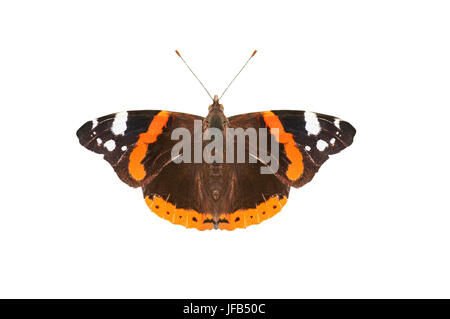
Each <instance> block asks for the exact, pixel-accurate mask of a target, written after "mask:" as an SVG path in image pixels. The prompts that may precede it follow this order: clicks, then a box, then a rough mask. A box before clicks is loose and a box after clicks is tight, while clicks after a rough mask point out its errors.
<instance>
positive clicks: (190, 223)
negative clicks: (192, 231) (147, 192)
mask: <svg viewBox="0 0 450 319" xmlns="http://www.w3.org/2000/svg"><path fill="white" fill-rule="evenodd" d="M145 202H146V203H147V206H148V207H149V208H150V210H151V211H152V212H154V213H155V214H156V215H158V216H159V217H161V218H164V219H166V220H168V221H170V222H171V223H173V224H177V225H182V226H185V227H187V228H196V229H198V230H208V229H213V223H212V216H211V215H210V214H200V213H198V212H196V211H195V210H192V209H182V208H176V206H175V205H173V204H172V203H169V202H168V201H165V200H164V199H163V198H162V197H160V196H157V195H155V196H153V199H150V198H149V197H148V196H145ZM207 220H208V221H210V222H208V221H207ZM205 221H207V222H205Z"/></svg>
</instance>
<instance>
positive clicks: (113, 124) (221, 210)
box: [77, 51, 356, 230]
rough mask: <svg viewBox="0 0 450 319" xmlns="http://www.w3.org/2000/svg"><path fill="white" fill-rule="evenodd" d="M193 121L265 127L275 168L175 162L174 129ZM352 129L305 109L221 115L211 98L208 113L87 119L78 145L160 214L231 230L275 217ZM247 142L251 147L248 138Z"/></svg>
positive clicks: (126, 114)
mask: <svg viewBox="0 0 450 319" xmlns="http://www.w3.org/2000/svg"><path fill="white" fill-rule="evenodd" d="M255 53H256V51H255V52H254V53H253V55H252V56H251V57H250V58H249V59H248V60H247V62H246V63H245V64H244V67H245V65H246V64H247V63H248V62H249V61H250V59H251V58H252V57H253V56H254V55H255ZM177 54H178V55H179V53H178V51H177ZM180 57H181V55H180ZM183 62H184V60H183ZM185 63H186V62H185ZM186 65H187V64H186ZM244 67H242V69H243V68H244ZM189 69H190V68H189ZM242 69H241V70H240V71H239V73H240V72H241V71H242ZM191 72H192V71H191ZM239 73H238V74H239ZM194 75H195V74H194ZM236 76H237V75H236ZM235 78H236V77H235ZM235 78H234V79H235ZM197 79H198V78H197ZM234 79H233V81H234ZM199 81H200V80H199ZM233 81H231V83H232V82H233ZM200 83H201V82H200ZM231 83H230V84H231ZM202 86H203V84H202ZM228 87H229V86H228ZM228 87H227V89H228ZM205 90H206V88H205ZM206 91H207V90H206ZM225 91H226V90H225ZM225 91H224V93H225ZM207 92H208V91H207ZM208 94H209V92H208ZM222 95H223V94H222ZM195 120H200V121H202V122H201V123H202V125H201V126H200V135H201V134H203V133H204V132H205V130H207V129H209V128H215V129H218V130H219V131H221V132H225V131H226V130H227V129H229V128H242V129H248V128H253V129H256V130H258V129H266V130H269V131H270V133H271V135H273V136H272V140H275V141H276V142H275V143H276V146H277V147H279V156H278V158H277V159H274V160H276V161H277V162H276V164H277V166H278V170H277V171H274V173H273V174H261V168H262V167H266V166H267V165H268V163H267V162H265V161H264V160H261V159H260V158H259V157H258V156H254V157H255V159H257V160H254V161H253V162H252V161H250V160H249V161H248V162H244V163H239V162H238V163H235V162H233V163H228V162H225V163H223V162H220V161H212V162H209V163H208V162H196V161H195V160H194V162H193V163H176V161H175V160H174V157H173V155H172V149H173V147H174V146H175V145H176V144H177V143H178V141H177V140H173V139H172V138H173V137H172V134H173V133H174V130H176V129H177V128H184V129H186V130H187V131H188V132H190V133H191V134H192V135H194V136H195V135H196V134H198V133H199V132H198V130H199V129H198V126H197V128H196V125H195ZM196 130H197V131H196ZM355 133H356V130H355V129H354V128H353V126H352V125H350V124H349V123H348V122H345V121H343V120H341V119H339V118H336V117H333V116H329V115H324V114H318V113H313V112H305V111H265V112H257V113H248V114H241V115H236V116H232V117H228V118H227V117H226V116H225V115H224V113H223V106H222V105H221V104H219V98H218V97H217V96H215V97H214V98H213V104H211V105H210V106H209V113H208V115H207V116H206V118H203V117H200V116H196V115H191V114H185V113H177V112H168V111H127V112H120V113H116V114H110V115H106V116H103V117H100V118H98V119H95V120H93V121H89V122H87V123H85V124H84V125H83V126H81V128H80V129H79V130H78V131H77V136H78V139H79V141H80V143H81V145H83V146H84V147H86V148H87V149H89V150H91V151H93V152H96V153H99V154H103V155H104V158H105V160H107V161H108V162H109V163H110V164H111V165H112V167H113V168H114V170H115V171H116V173H117V175H118V176H119V178H120V179H121V180H122V181H123V182H125V183H126V184H128V185H130V186H132V187H142V190H143V193H144V198H145V202H146V203H147V205H148V206H149V207H150V209H151V210H152V211H153V212H154V213H156V214H157V215H158V216H160V217H161V218H164V219H167V220H169V221H170V222H172V223H174V224H179V225H183V226H185V227H188V228H196V229H198V230H206V229H217V228H219V229H226V230H233V229H235V228H245V227H247V226H250V225H253V224H259V223H260V222H262V221H264V220H266V219H268V218H270V217H272V216H274V215H275V214H277V213H278V212H279V211H280V210H281V208H282V207H283V206H284V205H285V204H286V202H287V198H288V195H289V190H290V188H291V186H293V187H297V188H298V187H301V186H303V185H304V184H306V183H308V182H309V181H310V180H311V179H312V178H313V177H314V175H315V174H316V172H317V171H318V170H319V168H320V166H321V165H322V164H323V163H324V162H325V161H326V160H327V159H328V156H329V155H332V154H335V153H338V152H340V151H341V150H343V149H344V148H346V147H347V146H349V145H350V144H352V142H353V137H354V135H355ZM225 135H226V134H225ZM194 144H195V141H194V142H192V146H193V147H194V148H195V145H194ZM203 146H204V141H203ZM245 147H246V149H247V150H249V148H251V147H250V145H249V142H246V146H245ZM254 154H255V153H254ZM250 155H251V151H250V152H249V157H250Z"/></svg>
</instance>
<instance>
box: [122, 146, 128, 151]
mask: <svg viewBox="0 0 450 319" xmlns="http://www.w3.org/2000/svg"><path fill="white" fill-rule="evenodd" d="M120 149H121V150H122V151H126V150H127V149H128V147H126V145H124V146H122V147H121V148H120Z"/></svg>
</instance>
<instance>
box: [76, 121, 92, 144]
mask: <svg viewBox="0 0 450 319" xmlns="http://www.w3.org/2000/svg"><path fill="white" fill-rule="evenodd" d="M92 125H93V122H92V121H88V122H86V123H84V124H83V125H82V126H81V127H80V128H79V129H78V130H77V133H76V134H77V137H78V140H79V141H80V144H81V145H85V144H86V142H87V141H88V140H89V138H90V132H91V131H92V128H93V127H92Z"/></svg>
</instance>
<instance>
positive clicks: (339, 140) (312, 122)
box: [229, 110, 356, 187]
mask: <svg viewBox="0 0 450 319" xmlns="http://www.w3.org/2000/svg"><path fill="white" fill-rule="evenodd" d="M229 121H230V124H231V125H232V126H233V127H242V128H249V127H252V128H268V129H270V131H271V132H272V130H273V129H277V131H278V133H279V137H278V142H279V144H280V147H279V150H280V154H279V155H280V156H279V159H278V160H279V170H278V172H276V173H275V175H276V176H277V177H278V178H280V179H281V180H282V181H283V182H284V183H285V184H287V185H289V186H294V187H301V186H303V185H305V184H306V183H308V182H309V181H311V179H312V178H313V177H314V175H315V174H316V173H317V171H318V170H319V168H320V167H321V166H322V164H323V163H324V162H325V161H326V160H327V159H328V158H329V155H333V154H336V153H338V152H340V151H342V150H343V149H344V148H346V147H348V146H350V145H351V144H352V142H353V137H354V135H355V134H356V130H355V128H354V127H353V126H352V125H351V124H350V123H348V122H346V121H343V120H341V119H339V118H337V117H333V116H330V115H325V114H320V113H313V112H305V111H288V110H280V111H266V112H257V113H249V114H240V115H236V116H232V117H230V118H229Z"/></svg>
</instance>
